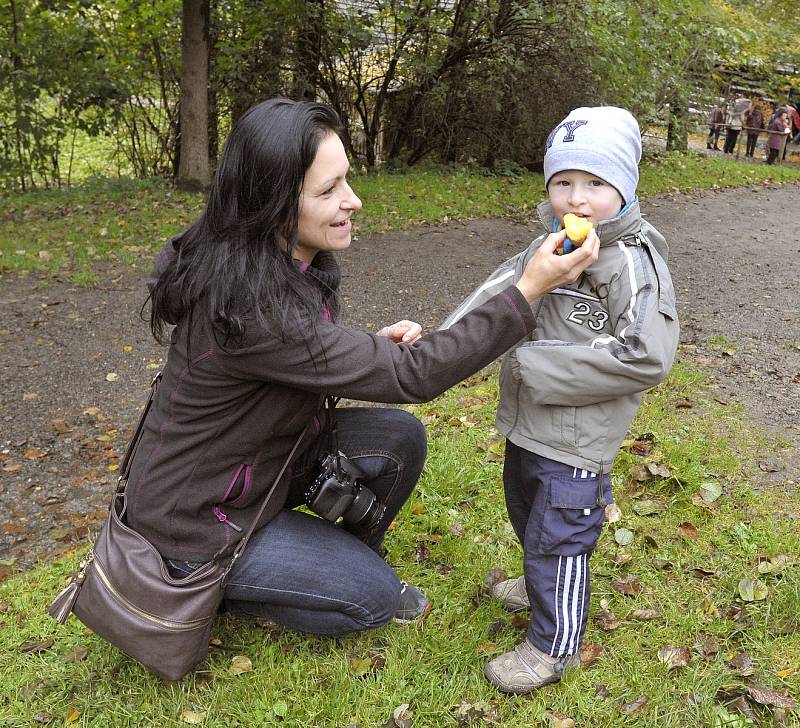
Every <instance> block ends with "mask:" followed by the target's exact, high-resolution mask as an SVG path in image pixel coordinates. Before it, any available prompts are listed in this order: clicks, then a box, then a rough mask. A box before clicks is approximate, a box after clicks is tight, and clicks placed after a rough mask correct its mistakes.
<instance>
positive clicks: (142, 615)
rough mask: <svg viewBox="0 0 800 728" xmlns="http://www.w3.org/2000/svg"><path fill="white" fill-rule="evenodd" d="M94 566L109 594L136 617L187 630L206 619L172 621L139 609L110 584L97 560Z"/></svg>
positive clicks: (194, 627)
mask: <svg viewBox="0 0 800 728" xmlns="http://www.w3.org/2000/svg"><path fill="white" fill-rule="evenodd" d="M94 568H95V570H96V571H97V575H98V576H99V577H100V581H102V582H103V584H104V586H105V587H106V589H108V591H109V592H111V595H112V596H113V597H114V598H115V599H116V600H117V601H118V602H119V603H120V604H122V605H123V606H124V607H125V608H126V609H129V610H130V611H131V612H133V613H134V614H135V615H136V616H137V617H140V618H141V619H144V620H146V621H148V622H153V623H154V624H158V625H160V626H162V627H166V628H167V629H174V630H188V629H197V627H199V626H201V625H203V624H205V623H206V622H207V621H208V619H194V620H192V621H191V622H173V621H172V620H170V619H162V618H161V617H156V616H154V615H152V614H148V613H147V612H145V611H143V610H141V609H139V607H137V606H136V605H134V604H131V602H129V601H128V600H127V599H126V598H125V597H124V596H122V594H120V593H119V592H118V591H117V590H116V589H115V588H114V587H113V586H112V585H111V581H110V580H109V578H108V576H106V573H105V571H103V569H102V567H101V566H100V564H99V563H98V561H97V560H96V559H95V560H94Z"/></svg>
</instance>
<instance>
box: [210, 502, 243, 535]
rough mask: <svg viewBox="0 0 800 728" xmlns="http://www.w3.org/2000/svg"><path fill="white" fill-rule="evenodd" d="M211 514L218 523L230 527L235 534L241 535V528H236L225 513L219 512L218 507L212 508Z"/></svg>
mask: <svg viewBox="0 0 800 728" xmlns="http://www.w3.org/2000/svg"><path fill="white" fill-rule="evenodd" d="M211 512H212V513H213V514H214V516H216V519H217V520H218V521H219V522H220V523H224V524H225V525H226V526H230V527H231V528H232V529H233V530H234V531H236V532H237V533H241V532H242V527H241V526H237V525H236V524H235V523H234V522H233V521H232V520H231V519H230V518H228V514H227V513H223V512H222V511H221V510H220V507H219V506H214V507H213V508H212V509H211Z"/></svg>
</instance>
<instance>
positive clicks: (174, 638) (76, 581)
mask: <svg viewBox="0 0 800 728" xmlns="http://www.w3.org/2000/svg"><path fill="white" fill-rule="evenodd" d="M160 379H161V375H160V373H159V374H158V375H156V377H155V379H153V384H152V387H151V391H150V399H149V400H148V402H147V404H146V405H145V408H144V411H143V412H142V415H141V417H140V418H139V424H138V425H137V427H136V433H135V434H134V436H133V439H132V440H131V442H130V444H129V445H128V450H127V452H126V453H125V458H124V459H123V463H122V475H121V477H120V479H119V481H118V483H117V489H116V492H115V493H114V495H113V496H112V498H111V507H110V508H109V512H108V518H107V519H106V522H105V524H104V525H103V528H102V529H101V530H100V533H99V534H98V537H97V540H96V542H95V544H94V548H93V549H92V551H91V553H90V554H89V555H88V556H87V557H86V558H85V559H84V560H83V561H82V562H81V565H80V568H79V570H78V573H77V574H76V575H75V576H74V577H73V578H72V580H71V581H70V583H69V584H68V585H67V586H66V587H65V588H64V589H63V590H62V591H61V593H60V594H58V596H57V597H56V598H55V599H54V600H53V602H52V603H51V604H50V606H49V607H48V608H47V611H48V613H49V614H50V615H51V616H52V617H53V618H54V619H57V620H58V621H59V622H60V623H61V624H64V623H65V622H66V621H67V619H68V618H69V615H70V613H74V614H75V616H76V617H78V619H80V621H81V622H83V623H84V624H85V625H86V626H87V627H89V628H90V629H91V630H92V631H93V632H95V633H97V634H98V635H100V636H101V637H102V638H103V639H105V640H107V641H108V642H110V643H111V644H113V645H115V646H116V647H118V648H119V649H121V650H122V651H123V652H125V653H126V654H127V655H129V656H130V657H132V658H133V659H134V660H136V661H137V662H139V663H141V664H142V665H143V666H144V667H146V668H147V669H148V670H150V672H153V673H155V674H156V675H158V676H159V677H160V678H163V679H164V680H179V679H180V678H182V677H183V676H184V675H186V674H187V673H188V672H190V671H191V670H192V669H193V668H194V667H195V666H196V665H198V664H199V663H200V662H202V661H203V660H204V659H205V657H206V655H207V653H208V640H209V637H210V634H211V625H212V622H213V620H214V617H215V616H216V614H217V610H218V609H219V605H220V602H221V601H222V596H223V592H224V588H225V582H226V578H227V576H228V574H229V573H230V571H231V568H232V567H233V565H234V563H236V560H237V559H238V558H239V556H241V554H242V552H243V551H244V549H245V547H246V546H247V542H248V540H249V539H250V536H251V535H252V533H253V530H254V529H255V525H256V523H258V519H259V518H260V517H261V514H262V513H263V512H264V508H266V506H267V503H268V502H269V499H270V497H271V496H272V494H273V493H274V491H275V488H276V487H277V485H278V483H279V482H280V479H281V477H282V476H283V474H284V472H285V471H286V468H287V466H288V465H289V463H290V462H291V460H292V457H293V456H294V454H295V452H296V451H297V447H298V446H299V445H300V442H301V440H302V439H303V435H304V434H305V430H303V432H301V433H300V436H299V437H298V438H297V442H295V444H294V447H293V448H292V451H291V452H290V453H289V456H288V457H287V458H286V462H285V463H284V465H283V467H282V468H281V471H280V473H278V477H277V478H275V482H274V483H273V484H272V487H271V488H270V490H269V492H268V493H267V495H266V496H265V498H264V502H263V504H262V505H261V508H260V509H259V511H258V514H257V515H256V517H255V519H253V522H252V523H251V524H250V527H249V528H248V530H247V531H246V533H245V534H244V536H243V537H242V539H241V541H239V543H238V544H237V546H236V549H235V550H234V552H233V555H232V556H231V558H230V560H222V559H220V558H216V557H215V558H214V559H213V560H212V561H209V562H208V563H206V564H203V565H202V566H201V567H200V568H198V569H197V570H196V571H194V572H193V573H192V574H190V575H189V576H187V577H185V578H180V579H175V578H173V577H172V576H171V575H170V574H169V572H168V571H167V567H166V565H165V564H164V561H163V559H162V558H161V555H160V554H159V553H158V551H157V550H156V549H155V547H154V546H153V545H152V544H151V543H150V542H149V541H148V540H147V539H146V538H144V537H143V536H142V535H140V534H139V533H137V532H136V531H134V530H133V529H132V528H130V527H129V526H127V525H126V524H125V521H124V518H125V507H126V501H125V487H126V485H127V479H128V474H129V472H130V463H131V460H132V459H133V455H134V453H135V451H136V448H137V445H138V444H139V440H140V438H141V433H142V429H143V427H144V421H145V418H146V417H147V413H148V411H149V409H150V407H151V405H152V403H153V400H154V398H155V393H156V388H157V386H158V382H159V381H160Z"/></svg>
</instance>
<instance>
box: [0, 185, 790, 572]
mask: <svg viewBox="0 0 800 728" xmlns="http://www.w3.org/2000/svg"><path fill="white" fill-rule="evenodd" d="M642 207H643V211H644V214H645V216H646V217H647V218H648V219H649V220H650V221H651V222H653V223H654V224H655V225H656V227H658V228H659V229H660V230H661V231H662V232H663V233H664V234H665V235H666V237H667V240H668V241H669V243H670V246H671V250H672V253H671V258H670V266H671V268H672V272H673V277H674V279H675V286H676V290H677V291H678V308H679V312H680V315H681V320H682V342H683V348H682V354H681V356H683V357H684V358H690V359H694V360H696V361H698V362H699V363H701V364H703V365H705V366H710V367H712V368H713V370H714V371H715V373H716V386H717V387H718V394H719V398H720V399H723V400H726V401H727V400H738V401H741V402H742V403H743V404H744V405H745V406H746V408H747V411H748V413H749V416H750V417H751V418H752V419H753V420H754V421H755V422H756V423H758V424H760V425H762V426H763V427H765V428H767V429H769V430H772V431H774V432H776V433H780V434H782V435H785V436H786V437H787V439H788V440H789V441H790V442H793V441H794V440H797V439H798V437H799V436H800V424H799V423H800V416H799V415H800V293H798V283H797V282H798V280H800V255H798V254H800V236H798V235H797V230H798V229H800V186H796V185H787V186H784V187H763V186H758V187H752V188H741V189H737V190H731V191H724V192H708V193H703V194H702V195H700V196H689V195H675V196H673V197H658V198H651V199H649V200H646V201H645V202H644V203H643V206H642ZM536 234H538V228H537V226H536V225H534V224H530V225H525V224H518V223H515V222H512V221H509V220H498V219H492V220H475V221H471V222H467V223H452V224H449V225H441V226H424V227H419V228H414V229H411V230H409V231H405V232H397V233H388V234H385V235H381V236H372V237H368V238H363V239H359V240H355V241H354V243H353V246H352V248H351V250H350V251H349V252H348V253H347V254H346V255H345V256H344V258H343V261H342V263H343V268H344V280H343V291H344V292H345V296H346V297H345V301H344V312H345V318H346V321H347V322H348V323H350V324H352V325H356V326H360V327H376V328H379V327H380V326H382V325H384V324H386V323H390V322H392V321H394V320H396V319H398V318H412V319H416V320H418V321H420V322H421V323H422V324H423V325H424V326H425V327H426V328H427V329H430V328H433V327H435V326H436V325H437V324H438V323H439V322H440V321H441V320H442V319H443V318H444V316H445V315H446V314H447V313H448V312H449V310H450V309H451V308H452V307H453V306H454V305H455V304H456V303H457V302H458V301H459V300H460V299H461V297H462V296H463V295H464V294H465V293H466V292H467V291H469V290H470V289H471V288H472V287H473V286H474V285H475V284H476V283H477V282H479V281H480V280H481V279H482V278H483V277H484V276H485V275H486V274H487V273H489V272H490V271H491V270H492V269H493V268H494V267H495V266H496V265H497V263H499V262H500V261H501V260H503V259H504V258H506V257H508V256H510V255H512V254H513V253H515V252H516V251H518V250H520V249H522V248H523V247H524V246H525V245H527V243H528V242H529V241H530V240H531V239H532V238H533V237H534V236H535V235H536ZM110 281H111V282H109V283H108V284H107V286H106V287H103V288H98V289H91V290H86V289H78V288H75V287H72V286H70V285H65V284H63V283H59V282H52V281H49V282H48V281H42V280H38V279H36V278H35V277H19V276H15V275H10V274H4V275H0V311H2V319H0V321H1V323H0V344H2V349H1V350H0V368H1V370H2V372H1V373H2V379H3V396H2V403H1V405H0V422H2V435H0V468H2V469H0V578H2V576H3V575H4V574H5V573H8V572H9V571H11V570H13V569H16V568H25V567H28V566H30V565H31V564H33V563H35V561H36V560H38V559H42V558H50V557H52V556H53V555H55V554H58V553H63V552H64V551H66V550H68V549H70V548H73V547H74V546H76V545H78V544H80V543H82V542H83V541H84V540H85V538H86V537H87V535H88V534H89V532H90V531H91V530H92V529H93V528H95V527H96V524H97V522H98V519H101V518H102V517H103V514H104V512H105V507H106V502H107V498H108V493H109V490H110V488H111V487H112V484H113V482H114V480H115V475H114V473H115V471H114V469H115V467H116V466H117V464H118V458H119V456H120V455H121V452H122V451H123V450H124V447H125V442H126V438H127V436H128V432H129V428H130V427H131V426H132V424H133V419H134V418H135V416H136V415H137V413H138V410H139V407H140V403H141V401H142V400H143V397H144V396H145V393H146V387H147V383H148V381H149V378H150V377H151V376H152V373H153V372H154V371H155V370H156V369H157V368H158V367H159V365H160V363H161V361H162V358H163V355H164V350H163V349H161V348H159V347H157V346H155V345H154V344H153V343H152V342H151V339H150V337H149V335H148V329H147V325H146V324H145V323H143V322H142V321H140V320H139V318H138V312H139V309H140V306H141V303H142V301H143V299H144V295H145V294H144V287H143V280H142V274H141V272H130V271H128V272H125V273H124V275H119V274H117V277H116V278H115V277H114V276H113V275H112V276H110ZM764 459H765V460H768V461H772V462H775V463H777V464H776V467H780V468H781V470H779V471H778V472H775V473H764V477H765V478H772V479H774V480H780V481H782V482H784V483H786V482H789V483H791V482H792V481H794V483H796V482H797V481H798V479H799V478H798V475H797V472H796V467H797V463H798V458H797V450H792V449H790V450H788V451H787V452H784V453H783V454H782V455H781V457H780V458H778V457H777V455H775V454H770V453H765V454H764ZM779 460H780V462H779ZM787 468H788V469H790V470H788V471H787Z"/></svg>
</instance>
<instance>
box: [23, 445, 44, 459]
mask: <svg viewBox="0 0 800 728" xmlns="http://www.w3.org/2000/svg"><path fill="white" fill-rule="evenodd" d="M22 457H24V458H25V459H26V460H39V459H40V458H46V457H47V450H39V449H38V448H31V449H30V450H26V451H25V452H24V453H23V455H22Z"/></svg>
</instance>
